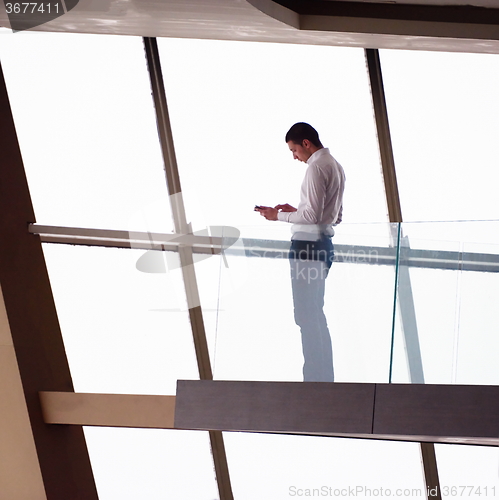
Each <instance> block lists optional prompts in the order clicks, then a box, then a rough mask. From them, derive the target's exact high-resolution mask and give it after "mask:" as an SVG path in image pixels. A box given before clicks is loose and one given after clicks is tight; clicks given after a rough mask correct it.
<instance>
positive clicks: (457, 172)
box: [381, 50, 499, 221]
mask: <svg viewBox="0 0 499 500" xmlns="http://www.w3.org/2000/svg"><path fill="white" fill-rule="evenodd" d="M381 63H382V68H383V79H384V86H385V92H386V101H387V107H388V113H389V118H390V129H391V134H392V142H393V149H394V155H395V164H396V167H397V180H398V185H399V191H400V198H401V204H402V213H403V216H404V221H421V220H427V221H432V220H433V221H439V220H449V221H451V220H482V219H498V218H499V205H498V204H497V193H496V186H497V178H498V177H497V157H498V155H499V141H497V134H496V131H497V130H498V128H499V95H498V93H497V88H498V87H499V55H497V54H458V53H443V52H422V51H404V50H382V51H381Z"/></svg>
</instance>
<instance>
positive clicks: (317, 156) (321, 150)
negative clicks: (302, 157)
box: [307, 148, 329, 165]
mask: <svg viewBox="0 0 499 500" xmlns="http://www.w3.org/2000/svg"><path fill="white" fill-rule="evenodd" d="M324 153H329V149H328V148H321V149H318V150H317V151H316V152H315V153H314V154H312V155H311V156H310V158H309V159H308V160H307V163H308V164H309V165H310V163H312V162H313V161H314V160H316V159H317V158H319V156H322V155H323V154H324Z"/></svg>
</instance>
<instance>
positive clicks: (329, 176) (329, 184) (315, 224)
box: [277, 148, 345, 240]
mask: <svg viewBox="0 0 499 500" xmlns="http://www.w3.org/2000/svg"><path fill="white" fill-rule="evenodd" d="M307 164H308V167H307V171H306V172H305V178H304V179H303V183H302V185H301V191H300V203H299V205H298V208H297V211H296V212H279V213H278V214H277V219H278V220H280V221H283V222H290V223H292V224H293V226H292V227H291V232H292V233H293V236H292V237H291V239H294V240H296V239H298V240H317V239H319V238H320V234H321V233H325V234H328V235H330V236H332V235H333V234H334V229H333V226H335V225H337V224H339V223H340V222H341V217H342V210H343V190H344V188H345V172H344V171H343V167H342V166H341V165H340V164H339V163H338V162H337V161H336V160H335V159H334V158H333V157H332V156H331V153H329V149H328V148H321V149H319V150H318V151H316V152H315V153H314V154H312V155H311V156H310V158H309V159H308V160H307Z"/></svg>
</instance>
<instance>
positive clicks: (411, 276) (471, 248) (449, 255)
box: [392, 222, 499, 385]
mask: <svg viewBox="0 0 499 500" xmlns="http://www.w3.org/2000/svg"><path fill="white" fill-rule="evenodd" d="M498 229H499V222H454V223H452V222H448V223H419V224H403V225H402V232H403V234H404V238H403V240H402V247H401V259H400V271H399V283H398V296H397V298H398V301H397V305H398V307H397V312H398V314H397V318H396V324H395V349H394V363H393V377H392V381H393V382H413V383H435V384H437V383H438V384H451V383H459V384H492V385H495V384H498V383H499V368H498V366H497V363H496V362H495V358H496V353H497V351H498V348H499V344H498V341H497V335H496V324H497V320H498V317H497V307H496V305H495V297H496V294H495V291H498V292H499V277H498V276H499V275H498V273H497V271H498V264H499V237H498V236H497V235H498V234H499V232H498Z"/></svg>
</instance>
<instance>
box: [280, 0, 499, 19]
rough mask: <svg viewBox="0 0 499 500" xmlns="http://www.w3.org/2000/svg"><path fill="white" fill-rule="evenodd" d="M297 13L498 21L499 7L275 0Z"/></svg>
mask: <svg viewBox="0 0 499 500" xmlns="http://www.w3.org/2000/svg"><path fill="white" fill-rule="evenodd" d="M274 1H275V3H278V4H280V5H282V6H284V7H287V8H288V9H291V10H292V11H294V12H296V13H297V14H300V15H314V16H332V17H351V18H370V19H390V20H398V21H426V22H439V23H442V22H443V23H464V24H488V25H497V24H499V9H491V8H486V7H476V6H473V5H420V4H417V5H416V4H401V3H381V2H343V1H339V0H334V1H330V0H274Z"/></svg>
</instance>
